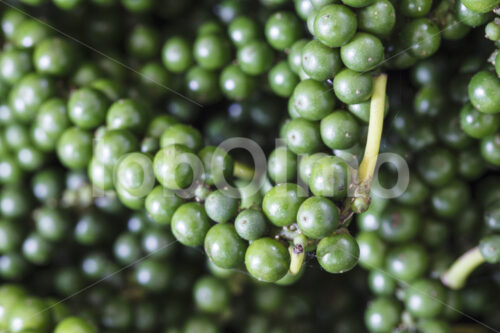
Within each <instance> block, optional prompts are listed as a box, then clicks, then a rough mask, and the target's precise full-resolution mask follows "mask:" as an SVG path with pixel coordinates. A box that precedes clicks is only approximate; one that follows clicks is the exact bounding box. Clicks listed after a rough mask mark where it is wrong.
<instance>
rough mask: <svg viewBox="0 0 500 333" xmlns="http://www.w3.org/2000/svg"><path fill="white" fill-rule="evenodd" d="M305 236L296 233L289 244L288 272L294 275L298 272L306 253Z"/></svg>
mask: <svg viewBox="0 0 500 333" xmlns="http://www.w3.org/2000/svg"><path fill="white" fill-rule="evenodd" d="M306 245H307V238H306V237H305V236H304V235H298V236H297V237H295V238H294V239H293V245H290V247H289V251H290V257H291V260H290V268H289V271H290V274H292V275H295V274H297V273H299V272H300V270H301V268H302V264H303V263H304V258H305V255H306V251H305V249H306Z"/></svg>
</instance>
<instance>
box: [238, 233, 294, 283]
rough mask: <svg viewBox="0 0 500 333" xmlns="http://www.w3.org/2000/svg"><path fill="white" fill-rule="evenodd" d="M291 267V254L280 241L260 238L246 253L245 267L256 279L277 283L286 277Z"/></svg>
mask: <svg viewBox="0 0 500 333" xmlns="http://www.w3.org/2000/svg"><path fill="white" fill-rule="evenodd" d="M289 265H290V254H289V253H288V250H287V248H286V247H285V246H284V245H283V244H281V243H280V242H279V241H277V240H274V239H271V238H260V239H257V240H255V241H253V242H252V243H251V244H250V246H249V247H248V248H247V251H246V253H245V266H246V268H247V270H248V272H249V273H250V274H251V275H252V276H253V277H255V278H256V279H258V280H260V281H264V282H275V281H278V280H279V279H281V278H282V277H284V276H285V274H286V273H287V271H288V268H289Z"/></svg>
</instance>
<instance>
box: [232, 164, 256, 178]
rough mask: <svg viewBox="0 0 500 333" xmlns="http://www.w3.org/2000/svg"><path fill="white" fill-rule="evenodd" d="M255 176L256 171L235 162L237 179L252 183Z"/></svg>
mask: <svg viewBox="0 0 500 333" xmlns="http://www.w3.org/2000/svg"><path fill="white" fill-rule="evenodd" d="M253 174H254V170H253V168H252V167H250V166H248V165H246V164H243V163H241V162H238V161H235V162H234V167H233V175H234V176H235V177H236V178H239V179H242V180H248V181H250V180H252V178H253Z"/></svg>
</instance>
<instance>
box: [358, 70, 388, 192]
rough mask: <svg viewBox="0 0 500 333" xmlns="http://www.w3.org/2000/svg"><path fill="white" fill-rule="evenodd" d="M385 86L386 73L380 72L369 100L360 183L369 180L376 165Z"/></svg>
mask: <svg viewBox="0 0 500 333" xmlns="http://www.w3.org/2000/svg"><path fill="white" fill-rule="evenodd" d="M386 87H387V75H386V74H381V75H379V76H378V77H376V78H375V81H374V83H373V94H372V99H371V102H370V122H369V125H368V137H367V139H366V147H365V154H364V156H363V160H362V161H361V164H360V166H359V170H358V176H359V180H360V182H359V183H360V184H367V183H368V184H369V183H370V182H371V180H372V178H373V172H374V171H375V166H376V165H377V156H378V151H379V148H380V139H381V138H382V127H383V126H384V109H385V90H386Z"/></svg>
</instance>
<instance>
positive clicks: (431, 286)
mask: <svg viewBox="0 0 500 333" xmlns="http://www.w3.org/2000/svg"><path fill="white" fill-rule="evenodd" d="M445 298H446V291H445V289H444V288H443V286H442V285H441V284H440V283H439V282H437V281H433V280H425V279H420V280H417V281H415V282H413V283H412V284H411V285H410V286H409V288H408V290H407V292H406V300H405V305H406V309H408V311H409V312H410V313H411V314H412V315H414V316H415V317H417V318H432V317H435V316H437V315H438V314H439V313H440V312H441V311H442V310H443V308H444V301H445Z"/></svg>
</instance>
